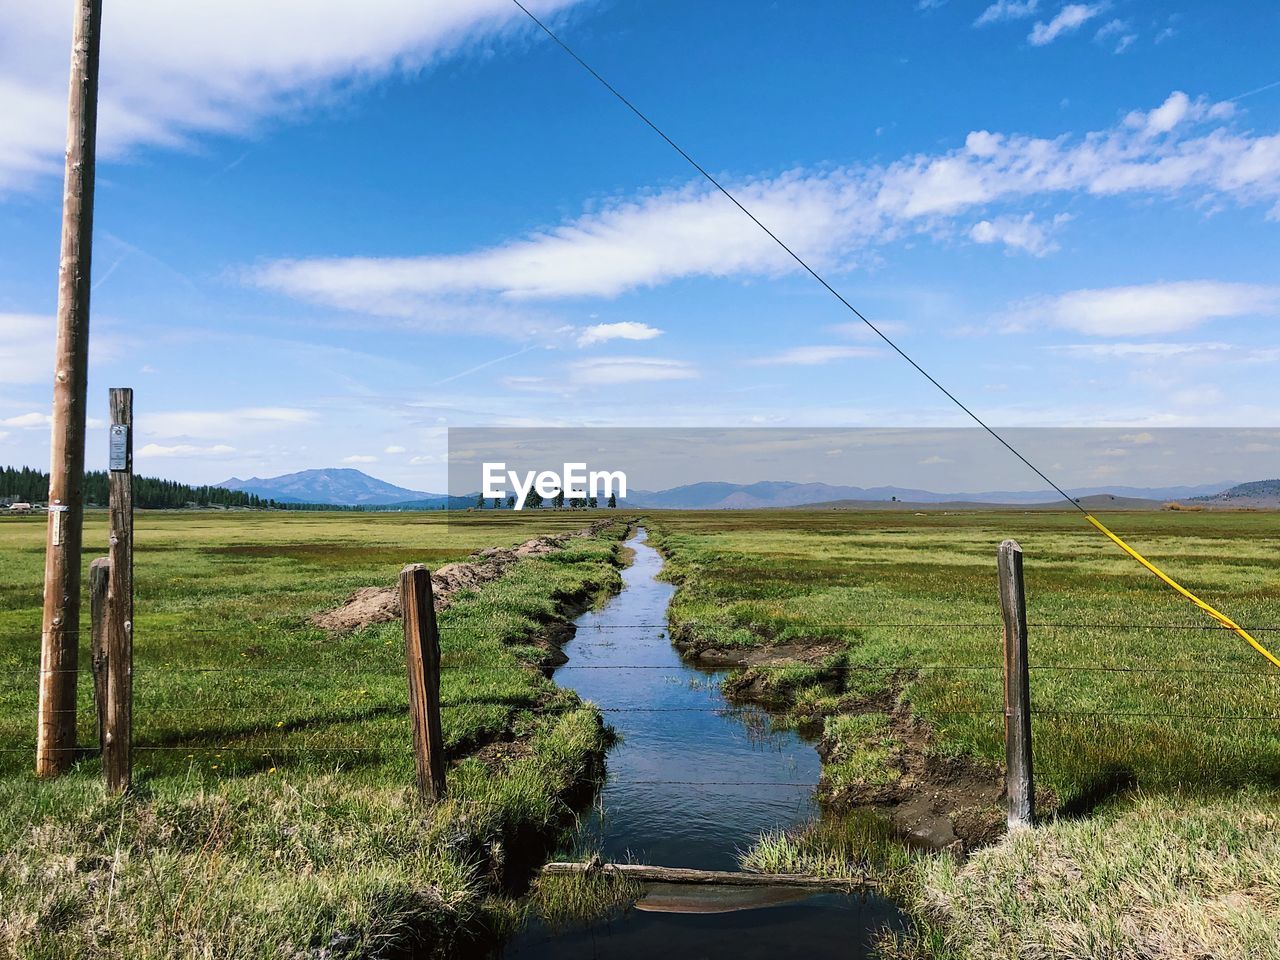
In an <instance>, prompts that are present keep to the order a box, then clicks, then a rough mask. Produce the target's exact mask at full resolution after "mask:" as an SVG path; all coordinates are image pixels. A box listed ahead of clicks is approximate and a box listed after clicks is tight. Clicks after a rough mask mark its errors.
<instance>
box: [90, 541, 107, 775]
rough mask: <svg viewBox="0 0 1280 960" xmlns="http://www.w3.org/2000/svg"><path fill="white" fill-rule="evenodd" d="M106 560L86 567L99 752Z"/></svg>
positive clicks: (102, 724)
mask: <svg viewBox="0 0 1280 960" xmlns="http://www.w3.org/2000/svg"><path fill="white" fill-rule="evenodd" d="M110 570H111V560H110V559H109V558H108V557H98V559H96V560H94V561H93V563H91V564H89V618H90V625H91V627H92V630H91V632H90V634H89V636H90V641H91V643H92V647H91V649H92V654H93V702H94V705H95V706H96V707H97V708H98V750H99V751H101V750H102V744H103V734H104V731H105V728H106V727H105V725H106V719H107V577H108V576H109V571H110Z"/></svg>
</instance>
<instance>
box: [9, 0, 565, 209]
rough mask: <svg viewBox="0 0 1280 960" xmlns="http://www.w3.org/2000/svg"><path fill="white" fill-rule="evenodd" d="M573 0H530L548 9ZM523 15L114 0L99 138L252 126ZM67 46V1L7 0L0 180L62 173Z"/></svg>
mask: <svg viewBox="0 0 1280 960" xmlns="http://www.w3.org/2000/svg"><path fill="white" fill-rule="evenodd" d="M576 2H578V0H530V2H529V3H528V5H529V6H530V7H531V9H533V10H534V12H536V13H550V12H552V11H555V10H561V9H565V8H567V7H570V6H572V5H573V4H574V3H576ZM513 23H514V24H525V23H527V21H525V19H524V17H523V15H522V14H520V12H519V10H518V9H516V7H515V5H514V4H512V3H510V2H509V0H430V2H422V0H365V2H363V3H351V2H350V0H271V2H270V3H263V2H261V0H219V2H218V3H156V2H154V0H112V2H111V3H109V4H107V5H106V10H105V13H104V22H103V29H102V81H101V84H102V89H101V95H100V108H99V110H100V122H99V128H98V130H99V150H100V153H101V154H102V156H103V157H104V158H113V157H120V156H122V155H124V154H127V153H128V152H129V151H131V150H133V149H135V148H138V147H141V146H153V145H155V146H165V147H172V146H178V145H182V144H183V143H184V142H185V141H186V139H187V138H189V137H190V136H192V135H193V134H198V133H205V132H213V133H243V132H247V131H249V130H251V129H252V128H253V126H254V124H255V123H256V122H258V121H260V120H261V119H262V118H264V117H267V116H271V115H278V114H296V115H301V114H302V112H303V108H305V107H308V106H314V104H315V103H316V102H317V101H323V100H325V99H328V98H331V97H333V96H335V95H337V93H338V91H339V88H340V87H344V86H345V87H346V88H349V87H350V86H351V85H360V84H367V83H370V82H373V81H376V80H378V79H380V78H382V77H385V76H387V75H389V74H392V73H394V72H397V71H404V72H410V71H413V70H417V69H421V68H422V67H424V66H427V65H430V64H431V63H432V62H433V61H434V60H436V59H438V58H439V57H441V56H444V55H448V54H450V53H452V52H455V51H457V50H458V48H459V47H461V46H462V45H463V44H465V43H466V42H467V41H469V40H474V39H476V38H481V37H490V38H491V37H493V36H494V35H496V34H498V33H499V32H501V31H502V30H503V29H505V28H507V27H509V26H510V25H511V24H513ZM70 48H71V16H70V15H69V12H68V9H67V7H66V5H65V4H60V3H47V2H44V3H6V4H3V5H0V116H3V117H4V118H5V122H4V124H3V125H0V191H3V190H5V189H12V188H15V187H20V186H24V185H27V184H30V183H32V182H35V181H36V180H38V179H39V178H40V177H41V176H57V175H59V174H60V173H61V170H62V158H61V154H62V147H63V140H64V137H65V133H66V131H65V125H66V99H67V92H66V91H67V58H68V56H69V51H70ZM344 82H345V83H344Z"/></svg>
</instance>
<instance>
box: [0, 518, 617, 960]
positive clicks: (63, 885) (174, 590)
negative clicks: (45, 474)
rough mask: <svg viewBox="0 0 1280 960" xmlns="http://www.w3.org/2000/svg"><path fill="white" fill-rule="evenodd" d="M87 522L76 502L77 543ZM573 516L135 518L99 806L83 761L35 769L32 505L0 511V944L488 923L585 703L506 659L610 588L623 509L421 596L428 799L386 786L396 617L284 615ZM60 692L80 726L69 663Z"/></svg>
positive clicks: (498, 913)
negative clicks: (116, 785)
mask: <svg viewBox="0 0 1280 960" xmlns="http://www.w3.org/2000/svg"><path fill="white" fill-rule="evenodd" d="M104 519H105V518H104V517H103V516H102V515H101V514H98V515H91V516H90V518H89V521H88V528H87V536H86V544H87V549H86V561H87V560H88V559H90V558H92V557H93V556H95V555H97V553H99V552H101V551H102V546H103V543H104V541H105V525H104ZM587 522H588V521H587V520H584V519H583V517H582V516H581V515H578V516H572V515H567V514H561V515H554V514H550V513H548V514H530V515H521V516H512V515H504V516H495V517H474V518H473V517H467V516H463V517H455V518H453V520H452V521H451V522H449V523H446V522H445V521H444V520H443V518H441V517H439V516H433V515H429V514H422V515H412V516H399V515H392V514H378V515H352V514H333V515H321V514H264V513H237V514H207V513H205V514H178V513H147V514H141V515H140V516H139V518H138V530H137V554H136V557H137V559H136V581H137V585H138V589H137V608H136V624H137V626H136V629H135V637H136V640H135V675H134V677H135V678H134V690H135V708H134V717H135V742H136V744H137V749H136V760H135V789H134V790H133V791H132V792H131V793H130V795H129V797H128V799H127V800H124V801H121V800H120V799H118V798H113V797H110V796H108V795H106V794H105V792H104V790H103V788H102V786H101V777H100V765H99V762H98V761H97V759H96V758H93V757H92V756H88V757H86V759H84V760H83V761H81V762H80V763H79V764H77V766H76V768H75V769H74V770H73V771H72V772H71V773H70V774H69V775H67V776H64V777H62V778H60V779H58V780H56V781H53V782H45V783H41V782H37V781H36V780H35V778H34V776H33V775H32V767H33V753H32V749H33V744H34V735H35V703H36V696H35V694H36V670H37V666H38V650H39V633H40V628H39V617H40V611H39V600H40V584H41V577H42V570H43V560H42V554H43V524H42V523H41V522H40V521H39V520H38V519H34V518H33V519H30V520H8V519H6V520H5V521H4V522H3V523H0V584H2V586H0V591H2V592H0V662H2V663H3V665H4V677H5V679H4V680H3V681H2V682H0V690H2V692H0V730H3V739H4V751H5V752H4V753H3V754H0V756H2V757H3V760H2V761H0V764H2V766H0V845H2V847H3V853H0V902H3V904H4V911H3V916H0V951H3V952H4V953H5V954H7V955H14V956H23V957H71V956H76V957H82V956H104V957H105V956H118V955H121V954H120V953H119V952H118V951H119V950H120V949H122V948H124V949H125V952H126V953H127V955H129V956H131V957H178V956H182V957H188V956H208V957H277V956H294V955H295V954H297V955H302V954H303V953H305V952H306V951H307V950H310V949H320V948H331V949H332V953H331V955H332V956H335V957H339V956H367V955H370V954H371V953H372V952H374V951H375V950H378V949H386V948H388V947H389V946H390V945H393V944H396V943H407V942H413V941H417V942H419V943H422V944H425V945H435V946H436V947H437V948H440V949H444V948H445V947H447V945H449V944H450V943H453V942H456V941H457V940H458V939H459V938H462V937H466V936H474V935H476V934H477V933H481V932H483V931H484V930H485V929H488V928H494V927H495V926H496V927H499V928H500V927H501V926H502V925H503V924H504V923H509V922H511V920H512V917H513V910H514V907H513V904H512V902H511V901H509V900H506V899H504V898H502V897H500V896H497V893H499V892H500V891H501V888H502V883H501V881H502V880H503V879H508V878H504V877H503V876H502V875H503V873H504V867H505V863H504V861H505V858H506V857H507V855H508V852H509V853H510V859H511V860H512V861H513V862H515V861H516V860H517V858H518V857H519V856H522V855H525V851H526V850H528V849H530V848H536V847H537V846H538V845H539V844H540V843H551V842H554V840H555V839H556V837H557V835H558V831H559V830H560V829H561V828H562V827H564V826H565V825H566V824H568V823H570V822H571V820H572V814H571V809H570V807H569V805H568V802H567V801H568V799H569V797H570V795H571V794H573V793H574V792H575V791H579V790H580V789H581V787H582V786H583V784H584V783H587V782H589V781H590V780H591V778H592V777H593V776H595V775H596V773H595V771H596V770H597V769H598V763H599V758H600V756H601V754H602V751H603V748H604V746H605V732H604V730H603V728H602V726H601V724H600V723H599V715H598V714H597V713H596V711H594V710H593V709H591V708H588V707H585V706H583V705H582V704H580V703H579V702H578V701H577V699H576V698H575V697H573V696H572V695H571V694H568V693H564V692H562V691H559V690H558V688H556V687H555V685H554V684H552V683H551V682H550V681H548V680H546V679H544V678H543V676H542V674H541V673H540V672H539V671H538V670H536V669H534V668H533V667H532V666H531V664H532V663H534V662H536V661H537V660H538V659H539V658H540V657H541V656H542V654H543V652H544V651H543V650H542V649H541V648H539V647H536V646H531V645H530V644H529V641H530V640H532V639H534V638H536V637H537V636H538V635H539V634H540V633H541V632H542V631H543V630H544V628H545V627H546V626H547V624H549V623H550V622H552V621H553V620H556V619H557V618H559V617H561V616H562V615H563V614H564V613H566V612H567V610H568V609H569V608H570V607H574V606H580V605H583V604H589V603H590V602H591V601H592V598H593V597H600V596H603V595H605V594H607V593H608V592H609V591H611V590H613V589H615V588H616V586H617V583H618V576H617V571H616V562H617V554H618V549H617V547H618V536H619V535H620V534H621V530H622V528H621V527H620V526H618V527H615V528H614V529H613V531H612V532H609V533H606V534H603V535H601V536H597V537H592V538H580V539H574V540H572V541H570V543H569V545H568V546H567V547H566V548H565V549H564V550H561V551H559V552H557V553H553V554H549V555H546V556H544V557H540V558H531V559H528V560H524V561H521V563H519V564H518V565H517V566H516V567H515V568H514V569H513V570H512V571H511V572H509V573H508V574H507V575H506V576H504V577H503V578H502V579H501V580H499V581H496V582H494V583H492V584H488V585H486V587H485V589H484V590H483V591H470V592H465V593H463V594H461V595H459V596H458V597H456V598H455V600H454V603H453V605H452V606H451V607H450V608H449V609H447V610H446V611H445V612H444V613H443V615H442V616H441V619H440V628H441V647H442V667H443V679H442V703H443V720H444V729H445V736H446V742H447V745H448V748H449V751H450V754H451V759H452V760H454V761H455V764H454V766H453V767H452V768H451V769H450V774H449V799H448V801H447V802H446V803H443V804H440V805H438V806H436V807H434V808H431V809H424V808H422V807H420V806H419V805H418V804H417V802H416V800H415V797H414V795H413V793H412V791H411V789H410V786H411V784H413V782H414V773H413V757H412V750H411V747H410V740H409V727H408V717H407V694H406V682H405V676H404V647H403V639H402V635H401V627H400V624H399V622H393V623H387V624H382V625H379V626H374V627H370V628H367V629H365V630H362V631H359V632H357V633H355V634H353V635H350V636H342V637H333V636H327V635H325V634H324V633H323V632H322V631H320V630H318V629H316V628H315V627H312V626H311V625H310V624H309V623H308V616H309V615H310V614H312V613H315V612H317V611H321V610H324V609H327V608H330V607H332V606H334V605H335V604H337V603H338V602H340V601H341V600H342V599H344V598H345V596H346V595H347V594H348V593H349V592H350V591H351V590H353V589H354V588H356V587H360V586H365V585H368V584H385V585H390V584H393V583H394V582H395V578H396V575H397V573H398V572H399V569H400V568H401V566H403V565H404V564H405V563H406V562H417V561H423V562H427V563H429V564H430V565H432V566H439V565H440V564H442V563H444V562H447V561H450V560H456V559H459V558H462V557H464V556H465V555H466V554H468V553H469V552H470V551H472V550H473V549H476V548H478V547H485V546H508V545H512V544H515V543H517V542H519V541H521V540H524V539H527V538H529V537H532V536H536V535H542V534H546V533H554V532H568V531H571V530H577V529H581V528H582V527H583V526H584V525H585V524H586V523H587ZM84 626H85V627H86V628H87V624H85V625H84ZM87 635H88V634H87V629H86V630H85V632H84V636H85V637H86V638H87ZM88 662H89V659H88V654H87V651H85V650H82V651H81V663H82V666H84V667H87V665H88ZM79 690H80V714H79V739H80V742H81V743H82V744H86V745H89V744H93V743H94V742H95V741H96V727H95V720H94V711H93V707H92V699H91V684H90V682H89V677H88V672H87V670H85V672H84V673H83V674H82V677H81V682H80V685H79ZM496 773H500V775H495V774H496ZM510 872H511V873H514V872H515V870H514V869H513V870H512V871H510ZM122 945H127V947H123V946H122Z"/></svg>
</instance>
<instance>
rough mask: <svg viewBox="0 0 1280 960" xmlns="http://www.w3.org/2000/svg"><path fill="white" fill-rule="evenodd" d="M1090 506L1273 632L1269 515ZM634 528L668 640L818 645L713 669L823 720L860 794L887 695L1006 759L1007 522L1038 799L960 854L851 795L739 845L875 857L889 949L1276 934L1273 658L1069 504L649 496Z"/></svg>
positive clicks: (1195, 940)
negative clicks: (883, 886) (890, 932)
mask: <svg viewBox="0 0 1280 960" xmlns="http://www.w3.org/2000/svg"><path fill="white" fill-rule="evenodd" d="M1108 524H1109V525H1110V526H1111V527H1112V528H1113V529H1115V530H1117V531H1118V532H1120V533H1121V534H1122V535H1123V536H1125V537H1126V539H1129V540H1130V542H1132V543H1134V544H1135V545H1136V546H1138V547H1139V549H1141V550H1142V551H1143V552H1144V553H1146V554H1147V555H1148V556H1149V557H1151V558H1152V559H1153V560H1155V561H1156V562H1157V563H1158V564H1160V565H1161V566H1163V567H1165V568H1166V569H1167V570H1169V571H1170V572H1171V573H1172V574H1173V575H1174V576H1175V577H1176V578H1177V579H1179V580H1182V581H1183V582H1184V583H1186V584H1187V585H1188V586H1190V587H1192V588H1193V589H1194V590H1196V591H1197V592H1199V593H1200V594H1201V595H1202V596H1203V597H1205V599H1207V600H1209V601H1210V602H1211V603H1213V604H1215V605H1217V606H1219V607H1220V608H1221V609H1223V610H1225V611H1226V612H1228V613H1229V614H1230V615H1231V616H1232V617H1233V618H1234V619H1236V620H1237V621H1238V622H1240V623H1242V624H1246V625H1258V626H1261V627H1263V628H1264V629H1263V630H1261V631H1260V635H1261V636H1263V637H1265V638H1280V575H1278V574H1277V568H1276V562H1275V558H1276V556H1277V552H1278V551H1277V547H1280V535H1278V534H1277V529H1276V526H1275V520H1274V515H1269V514H1244V513H1239V514H1236V513H1214V512H1204V513H1186V512H1178V513H1174V512H1151V513H1133V514H1122V515H1117V516H1115V517H1114V518H1111V519H1108ZM650 530H651V532H652V534H653V538H652V540H653V542H654V543H655V544H656V545H657V546H659V548H660V549H662V550H663V551H664V552H665V553H666V555H667V556H668V566H667V576H669V577H670V578H671V579H672V580H673V581H674V582H676V583H677V584H679V587H680V589H679V590H678V592H677V594H676V597H675V600H674V603H673V606H672V621H673V624H672V625H673V631H674V633H675V634H676V635H677V636H679V637H680V638H681V640H682V642H685V643H689V644H691V645H692V646H693V647H694V648H695V649H696V648H698V647H699V646H708V647H710V646H716V647H721V646H728V645H738V646H768V645H772V644H780V643H789V644H805V643H810V644H815V645H819V644H820V645H821V646H822V649H823V651H824V656H826V657H827V659H826V660H825V661H824V664H823V666H825V667H827V668H828V669H826V670H817V669H815V668H814V667H813V666H812V665H806V666H804V667H803V668H800V669H797V668H795V667H787V668H782V669H777V668H770V667H753V668H752V669H751V670H750V671H748V676H747V677H745V678H735V679H732V680H730V681H729V687H730V690H733V689H734V688H735V687H738V688H742V687H743V686H748V685H749V687H750V689H751V690H753V691H755V692H757V693H758V692H762V691H763V692H764V693H766V694H767V695H770V697H771V699H773V700H774V702H775V703H777V704H778V705H780V706H782V707H784V708H785V709H788V710H789V711H790V712H791V714H792V716H793V718H795V720H796V721H797V722H807V723H813V722H815V721H819V720H822V721H824V722H825V733H826V737H825V744H826V747H827V750H826V754H825V756H826V765H825V769H824V774H825V775H824V783H825V784H826V787H827V790H828V795H829V796H835V797H838V795H839V793H840V791H842V790H843V791H851V792H853V793H854V794H855V795H857V796H863V797H866V796H868V795H871V796H873V797H874V792H875V788H876V787H877V785H881V786H883V785H884V784H885V782H886V778H891V777H892V776H893V772H894V764H893V762H892V760H893V757H894V754H895V751H896V750H897V749H899V747H898V745H896V744H895V743H894V740H893V736H892V731H891V730H889V729H887V728H886V724H885V722H884V714H883V710H884V709H885V705H886V704H892V705H893V706H895V707H906V708H908V709H909V710H910V712H911V713H914V714H915V715H916V716H917V717H919V718H922V719H923V720H925V721H927V722H928V724H929V727H930V728H931V730H932V737H931V740H930V741H929V742H930V749H931V750H933V751H936V752H937V753H939V754H943V755H947V756H952V755H961V756H963V755H969V756H974V757H977V758H980V759H983V760H987V761H993V762H999V761H1000V760H1002V759H1003V728H1002V719H1001V707H1002V690H1001V672H1000V662H999V658H1000V650H1001V641H1000V637H1001V631H1000V626H999V612H998V606H997V600H996V568H995V551H996V546H997V545H998V544H999V542H1000V541H1001V540H1003V539H1004V538H1006V537H1015V538H1017V539H1018V540H1019V541H1020V542H1021V544H1022V547H1023V549H1024V551H1025V570H1026V586H1027V598H1028V616H1029V619H1030V621H1031V624H1032V626H1031V629H1030V658H1031V664H1032V674H1031V699H1032V706H1033V711H1034V712H1035V717H1034V724H1033V742H1034V749H1035V770H1036V775H1037V779H1038V782H1039V783H1040V784H1041V785H1042V786H1047V787H1048V788H1049V790H1050V792H1051V794H1052V795H1056V797H1057V799H1058V801H1059V804H1058V806H1057V808H1056V809H1057V811H1058V814H1057V816H1050V818H1049V820H1048V822H1047V823H1045V824H1044V825H1042V826H1041V827H1039V828H1037V829H1036V830H1035V831H1034V832H1029V833H1020V834H1017V835H1015V836H1011V837H1009V838H1007V839H1005V840H1004V841H1002V842H1000V843H998V844H996V845H995V846H993V847H990V848H988V849H986V850H984V851H981V852H979V853H977V854H976V855H975V856H973V857H972V858H971V859H969V860H968V861H967V862H965V863H958V862H956V861H955V860H954V859H952V858H951V857H950V856H946V855H941V856H938V855H922V854H919V855H912V856H909V855H907V854H906V853H905V851H902V850H901V848H898V850H899V851H900V852H899V854H897V855H895V854H893V853H892V852H890V851H891V848H892V846H893V844H892V842H891V840H889V839H888V838H887V837H886V836H885V835H884V833H883V832H877V831H885V830H887V828H885V827H884V825H883V823H879V825H878V826H877V825H876V824H877V823H878V821H875V820H874V816H873V815H871V814H866V816H871V817H872V825H871V827H870V829H868V828H867V826H866V824H865V823H864V822H863V817H864V814H861V813H855V819H854V821H853V826H852V827H850V826H848V825H846V824H847V821H844V820H833V821H829V822H827V823H824V824H818V825H815V826H813V827H811V828H809V829H808V830H804V831H800V832H798V833H792V834H776V835H768V836H765V837H763V838H761V840H760V842H759V843H758V844H757V845H756V846H755V847H753V848H752V849H751V850H749V851H746V853H745V854H744V863H745V864H746V865H748V866H750V867H755V868H758V869H787V870H791V869H800V870H809V871H813V872H816V873H828V874H833V875H836V876H840V875H847V874H849V873H851V872H856V871H857V870H859V869H864V868H867V867H869V868H871V869H872V870H873V871H874V872H876V873H878V874H880V875H881V876H882V877H883V878H884V879H886V880H887V881H888V882H889V883H890V889H892V890H895V891H896V892H897V894H898V896H899V897H900V898H902V899H903V900H904V901H905V902H907V904H908V905H909V906H910V907H911V908H912V910H913V913H914V914H915V916H916V917H917V920H918V923H917V926H916V928H915V930H914V931H913V932H912V933H910V934H909V935H905V936H898V937H896V938H890V939H887V940H886V941H885V942H884V943H883V944H882V952H883V953H884V955H885V956H886V957H901V958H907V957H912V958H915V957H931V958H935V960H939V958H970V960H977V958H987V957H995V958H1001V957H1003V958H1009V960H1014V958H1037V960H1038V958H1061V960H1092V958H1100V957H1106V958H1115V960H1138V958H1177V960H1183V958H1192V957H1196V958H1199V957H1206V958H1207V957H1215V958H1217V957H1224V958H1240V960H1243V958H1245V957H1263V958H1275V957H1280V947H1278V946H1277V944H1278V943H1280V893H1278V892H1277V891H1280V846H1277V842H1276V839H1275V838H1276V835H1277V834H1276V825H1277V823H1280V817H1278V816H1277V815H1278V814H1280V797H1278V795H1277V788H1278V787H1280V708H1278V707H1277V704H1278V703H1280V697H1278V695H1280V671H1277V670H1275V669H1274V668H1272V667H1271V666H1270V665H1269V664H1267V663H1266V662H1265V661H1264V660H1263V659H1262V658H1261V657H1259V656H1258V655H1257V654H1256V653H1254V652H1253V651H1252V650H1250V649H1249V648H1248V647H1247V646H1245V645H1244V644H1243V642H1242V641H1240V640H1239V638H1238V637H1236V636H1235V635H1234V634H1233V633H1230V632H1228V631H1224V630H1220V629H1213V628H1212V624H1211V622H1209V621H1207V620H1205V619H1204V618H1203V617H1201V616H1200V615H1199V614H1198V613H1197V612H1196V611H1195V610H1194V609H1193V608H1192V607H1191V606H1190V605H1189V604H1187V603H1186V602H1185V601H1184V600H1182V599H1181V598H1179V597H1177V596H1176V595H1175V594H1173V593H1172V592H1171V591H1169V590H1168V589H1167V588H1166V587H1165V586H1164V585H1162V584H1161V583H1159V582H1158V581H1157V580H1156V579H1155V578H1154V577H1152V576H1150V575H1149V574H1148V573H1146V572H1145V571H1144V570H1142V569H1141V568H1139V567H1138V566H1137V565H1136V564H1134V563H1133V562H1132V561H1131V560H1130V559H1129V558H1127V557H1125V556H1124V555H1123V554H1121V553H1120V552H1119V551H1117V550H1116V549H1115V548H1114V547H1113V546H1111V545H1110V544H1109V543H1108V542H1107V541H1105V540H1104V539H1102V538H1101V537H1099V536H1098V535H1097V534H1096V533H1095V532H1094V531H1093V530H1092V528H1091V527H1089V526H1088V525H1086V524H1084V523H1082V522H1081V520H1080V518H1079V517H1077V516H1075V515H1072V514H1051V513H1027V514H1018V513H974V514H958V515H957V514H951V515H948V514H942V513H933V514H929V515H928V516H910V515H906V514H885V513H875V514H856V513H850V512H843V511H841V512H816V511H814V512H798V511H795V512H793V511H786V512H771V513H756V512H752V513H716V514H663V515H661V516H660V517H655V518H654V520H653V521H652V522H651V524H650ZM1206 627H1208V628H1209V629H1206ZM1266 628H1269V629H1266ZM1270 630H1276V631H1277V632H1274V633H1273V632H1270ZM1268 642H1272V643H1275V641H1271V640H1268ZM832 647H834V649H835V650H836V651H837V653H838V655H839V656H840V657H842V658H843V666H844V669H842V670H834V671H833V670H831V669H829V668H830V666H831V665H832V662H833V661H832V656H833V655H832V654H831V653H830V650H831V648H832ZM886 698H888V699H886ZM926 788H927V787H926ZM940 789H944V790H945V786H943V787H940ZM1135 791H1136V792H1135ZM1047 812H1048V813H1050V814H1052V812H1053V811H1052V810H1050V811H1047ZM851 837H852V841H851Z"/></svg>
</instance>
